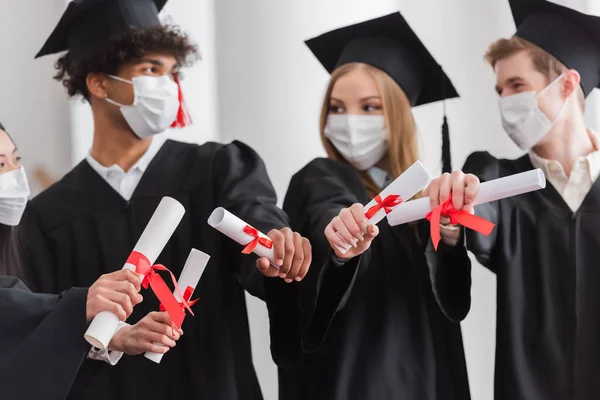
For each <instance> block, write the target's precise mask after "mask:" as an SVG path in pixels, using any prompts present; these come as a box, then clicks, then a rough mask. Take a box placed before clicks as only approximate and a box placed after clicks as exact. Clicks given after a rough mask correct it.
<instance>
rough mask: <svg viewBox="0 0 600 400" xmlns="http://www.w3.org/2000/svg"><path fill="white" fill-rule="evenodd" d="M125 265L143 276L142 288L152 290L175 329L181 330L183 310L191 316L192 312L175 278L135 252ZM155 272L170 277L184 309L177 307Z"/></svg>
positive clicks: (161, 279)
mask: <svg viewBox="0 0 600 400" xmlns="http://www.w3.org/2000/svg"><path fill="white" fill-rule="evenodd" d="M127 263H128V264H131V265H135V272H136V273H137V274H140V275H144V279H143V280H142V287H143V288H144V289H147V288H148V286H150V288H151V289H152V291H153V292H154V294H155V295H156V297H157V298H158V301H160V304H162V305H163V307H164V309H165V310H166V311H167V313H168V314H169V315H170V316H171V319H172V320H173V324H175V326H176V327H177V328H181V324H182V323H183V319H184V318H185V311H184V308H185V309H187V310H188V311H189V312H190V313H191V314H192V315H194V312H193V311H192V309H191V308H190V304H189V303H188V302H187V300H186V299H185V298H184V296H183V295H182V293H181V290H180V289H179V285H178V284H177V280H176V279H175V276H174V275H173V273H172V272H171V271H169V269H168V268H167V267H165V266H164V265H158V264H157V265H150V260H148V258H147V257H146V256H145V255H143V254H142V253H139V252H137V251H133V252H132V253H131V255H130V256H129V258H128V259H127ZM156 271H167V272H168V273H169V274H170V275H171V279H172V280H173V285H174V286H175V292H176V293H177V294H178V295H179V297H180V298H182V299H183V305H184V308H182V307H181V306H180V305H179V302H178V301H177V300H176V299H175V296H173V293H171V289H169V287H168V286H167V284H166V283H165V281H164V280H163V278H162V277H161V276H160V275H159V274H158V273H157V272H156Z"/></svg>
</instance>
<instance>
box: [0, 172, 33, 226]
mask: <svg viewBox="0 0 600 400" xmlns="http://www.w3.org/2000/svg"><path fill="white" fill-rule="evenodd" d="M29 194H30V191H29V184H28V183H27V176H26V175H25V170H24V169H23V168H22V167H21V168H18V169H15V170H13V171H10V172H7V173H5V174H1V175H0V223H1V224H4V225H8V226H17V225H19V222H20V221H21V217H22V216H23V212H24V211H25V207H26V206H27V201H28V200H29Z"/></svg>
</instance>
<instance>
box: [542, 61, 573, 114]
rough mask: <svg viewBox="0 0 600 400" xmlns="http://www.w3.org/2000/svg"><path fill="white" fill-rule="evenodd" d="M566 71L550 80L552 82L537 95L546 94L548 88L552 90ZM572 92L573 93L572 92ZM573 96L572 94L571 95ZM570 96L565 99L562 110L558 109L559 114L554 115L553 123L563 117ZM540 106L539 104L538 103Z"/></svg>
mask: <svg viewBox="0 0 600 400" xmlns="http://www.w3.org/2000/svg"><path fill="white" fill-rule="evenodd" d="M566 74H567V73H566V72H563V73H562V74H560V75H559V76H558V77H556V79H554V80H553V81H552V82H550V84H549V85H548V86H546V87H545V88H544V89H542V91H541V92H539V93H538V95H537V97H538V98H539V97H540V96H541V95H542V94H544V93H545V92H547V91H548V90H550V89H551V88H552V87H554V86H556V85H557V83H558V82H560V80H561V79H562V78H563V77H564V76H565V75H566ZM571 94H572V93H571ZM569 97H571V96H569ZM569 97H567V98H566V99H565V101H563V104H562V106H561V107H560V110H559V111H558V114H556V117H554V119H552V121H551V123H552V125H554V123H555V122H556V121H558V119H559V118H560V117H561V115H562V114H563V112H564V110H565V108H566V105H567V101H568V100H569ZM538 108H539V105H538Z"/></svg>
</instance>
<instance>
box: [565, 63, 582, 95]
mask: <svg viewBox="0 0 600 400" xmlns="http://www.w3.org/2000/svg"><path fill="white" fill-rule="evenodd" d="M580 82H581V75H579V72H577V71H575V70H574V69H570V70H568V71H567V72H566V73H565V78H564V80H563V84H562V92H563V96H564V97H565V98H567V97H569V96H570V95H572V94H573V92H574V91H576V90H577V89H579V83H580Z"/></svg>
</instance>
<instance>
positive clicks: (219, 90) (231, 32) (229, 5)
mask: <svg viewBox="0 0 600 400" xmlns="http://www.w3.org/2000/svg"><path fill="white" fill-rule="evenodd" d="M553 1H554V2H556V3H559V4H562V5H566V6H568V7H571V8H574V9H577V10H579V11H582V12H586V13H590V14H595V15H600V1H598V0H562V1H561V0H553ZM67 4H68V0H43V1H42V0H19V1H7V0H4V1H0V15H2V16H4V18H3V21H2V24H0V38H1V40H0V54H3V55H4V56H3V59H2V60H1V61H0V82H2V95H0V121H2V122H3V123H4V124H5V126H6V127H7V130H8V131H9V132H10V133H11V134H12V135H13V137H14V138H15V140H16V142H17V143H18V146H19V150H20V152H21V155H22V156H23V159H24V163H25V165H26V167H27V168H28V172H29V174H30V179H31V181H32V186H34V191H38V192H39V190H42V189H43V188H44V187H45V186H46V185H47V184H49V183H50V182H52V181H53V180H55V179H59V178H60V177H62V176H63V175H64V174H65V173H66V172H67V171H68V170H69V169H70V168H72V167H73V166H74V165H75V164H76V163H78V162H79V161H81V160H82V159H83V158H84V157H85V155H86V154H87V152H88V151H89V149H90V147H91V138H92V125H91V113H90V111H89V108H88V106H87V104H85V103H82V102H81V100H73V101H68V100H67V96H66V94H65V93H64V91H63V88H62V87H61V85H60V84H59V83H57V82H56V81H54V80H53V79H52V76H53V63H54V61H55V57H46V58H43V59H40V60H35V61H34V59H33V57H34V55H35V53H36V52H37V51H38V50H39V48H40V47H41V45H42V44H43V43H44V41H45V40H46V38H47V36H48V35H49V33H50V32H51V31H52V29H53V28H54V26H55V24H56V23H57V21H58V19H59V17H60V16H61V14H62V12H63V11H64V9H65V7H66V5H67ZM394 11H401V12H402V13H403V15H404V16H405V17H406V19H407V20H408V22H409V24H410V25H411V27H412V28H413V29H414V30H415V31H416V32H417V34H418V35H419V36H420V37H421V39H422V40H423V42H424V43H425V44H426V46H427V47H428V48H429V50H430V52H431V53H432V54H433V55H434V57H435V58H436V59H437V60H438V62H439V63H440V64H441V65H442V66H443V68H444V69H445V71H446V73H447V74H448V75H449V76H450V79H451V80H452V82H453V83H454V85H455V86H456V88H457V90H458V92H459V94H460V96H461V97H460V98H459V99H455V100H452V101H449V102H448V103H447V110H448V119H449V123H450V135H451V140H452V160H453V166H454V168H460V167H461V166H462V163H463V162H464V160H465V159H466V157H467V155H468V154H470V153H471V152H473V151H475V150H488V151H490V152H491V153H492V154H494V155H495V156H497V157H511V158H512V157H517V156H519V155H520V152H519V150H518V148H517V147H516V146H515V145H513V144H512V142H510V141H509V139H508V137H507V136H506V135H505V133H504V132H503V130H502V126H501V123H500V118H499V113H498V107H497V96H496V94H495V91H494V75H493V72H492V70H491V69H490V67H489V66H488V65H486V64H485V63H484V61H483V54H484V52H485V50H486V48H487V47H488V45H489V44H490V43H491V42H492V41H494V40H495V39H497V38H500V37H509V36H512V34H513V33H514V31H515V26H514V23H513V21H512V17H511V14H510V9H509V6H508V1H507V0H454V1H447V0H419V1H414V0H370V1H364V0H304V1H301V2H300V1H272V0H252V1H247V0H218V1H217V0H170V1H169V3H168V4H167V6H166V7H165V10H164V11H163V16H164V17H165V18H167V19H168V20H170V21H172V22H175V23H177V24H179V25H181V26H182V27H183V29H184V30H186V31H187V32H189V33H190V34H191V35H192V36H193V38H194V39H195V41H196V42H197V43H198V45H199V47H200V49H201V53H202V61H201V62H200V63H198V64H197V65H196V66H195V67H193V68H191V69H189V70H188V71H187V72H186V74H185V81H184V83H183V86H184V91H185V95H186V98H187V103H188V106H189V108H190V110H191V113H192V115H193V118H194V122H195V123H194V125H193V126H190V127H188V128H186V129H184V130H179V131H176V132H169V133H168V134H167V135H168V136H170V137H174V138H177V139H179V140H184V141H189V142H196V143H203V142H205V141H221V142H229V141H231V140H234V139H239V140H242V141H244V142H246V143H248V144H249V145H251V146H252V147H253V148H254V149H255V150H257V151H258V153H260V154H261V156H262V157H263V159H264V160H265V162H266V164H267V167H268V170H269V173H270V175H271V178H272V180H273V183H274V185H275V188H276V189H277V193H278V195H279V197H280V200H281V199H282V198H283V196H284V195H285V191H286V188H287V185H288V182H289V180H290V177H291V176H292V174H294V173H295V172H296V171H297V170H299V169H300V168H301V167H302V166H304V165H305V164H306V163H307V162H308V161H310V160H311V159H313V158H314V157H317V156H322V155H324V151H323V149H322V148H321V144H320V141H319V135H318V116H319V112H320V107H321V102H322V99H323V95H324V91H325V87H326V84H327V81H328V74H327V73H326V72H325V70H324V69H323V68H322V67H321V65H320V64H319V63H318V62H317V60H316V59H314V58H313V56H312V55H311V53H310V51H309V50H308V49H307V48H306V47H305V45H304V43H303V41H304V40H305V39H308V38H310V37H312V36H315V35H318V34H320V33H323V32H325V31H328V30H331V29H334V28H337V27H341V26H344V25H347V24H351V23H355V22H359V21H363V20H366V19H370V18H373V17H378V16H382V15H385V14H387V13H391V12H394ZM599 107H600V100H599V98H598V94H597V93H594V94H592V95H591V96H590V98H589V99H588V106H587V115H586V119H587V121H588V126H590V127H591V128H594V129H598V128H599V127H600V112H599V111H600V109H599ZM414 114H415V117H416V119H417V123H418V126H419V130H420V133H421V154H422V157H421V159H422V161H423V162H424V163H425V165H426V166H427V167H428V169H429V170H430V173H432V174H439V171H440V164H439V161H438V160H439V159H440V152H441V136H440V126H441V123H442V104H441V103H440V104H433V105H428V106H424V107H420V108H417V109H415V110H414ZM199 173H201V171H199ZM495 296H496V281H495V277H494V275H493V274H492V273H490V272H489V271H487V270H485V269H484V268H482V267H481V266H479V265H475V266H474V271H473V289H472V297H473V304H472V309H471V313H470V314H469V316H468V318H467V319H466V320H465V321H464V323H463V324H462V327H463V334H464V341H465V347H466V355H467V366H468V370H469V378H470V382H471V391H472V397H473V399H475V400H488V399H489V400H491V399H492V384H493V375H494V368H493V366H494V339H495V311H496V298H495ZM249 314H250V323H251V331H252V343H253V354H254V363H255V366H256V369H257V373H258V376H259V379H260V382H261V385H262V388H263V391H264V395H265V398H266V399H267V400H271V399H276V398H277V370H276V368H275V366H274V364H273V362H272V361H271V357H270V353H269V329H268V318H267V314H266V310H265V307H264V305H263V304H262V303H261V302H260V301H258V300H256V299H252V298H251V299H249Z"/></svg>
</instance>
